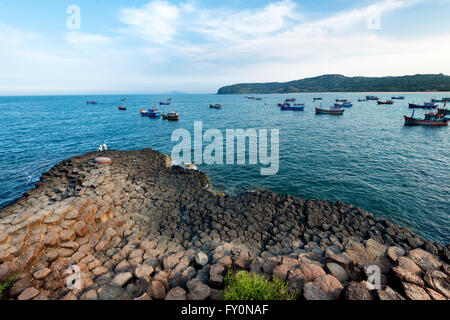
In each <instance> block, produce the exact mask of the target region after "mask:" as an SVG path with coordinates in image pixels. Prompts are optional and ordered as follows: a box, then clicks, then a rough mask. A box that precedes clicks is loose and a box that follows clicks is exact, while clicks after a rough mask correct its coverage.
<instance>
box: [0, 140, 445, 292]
mask: <svg viewBox="0 0 450 320" xmlns="http://www.w3.org/2000/svg"><path fill="white" fill-rule="evenodd" d="M100 155H101V156H102V157H107V158H109V159H110V160H111V162H110V161H106V162H105V161H100V162H96V161H95V159H96V158H98V157H99V156H100ZM209 188H210V185H209V179H208V177H207V176H206V175H205V174H203V173H201V172H198V171H195V170H185V169H183V168H181V167H171V166H170V159H168V157H167V156H164V155H162V154H160V153H158V152H155V151H153V150H150V149H146V150H140V151H129V152H125V151H116V150H111V151H106V152H101V153H97V152H94V153H88V154H85V155H82V156H78V157H74V158H71V159H68V160H65V161H63V162H61V163H60V164H58V165H57V166H55V167H54V168H53V169H51V170H50V171H49V172H48V173H45V174H43V175H42V177H41V181H40V182H38V183H37V184H36V188H35V189H33V190H30V191H28V192H27V193H26V194H25V195H24V196H23V197H21V198H20V199H18V200H17V201H16V202H15V203H14V204H12V205H10V206H9V207H6V208H4V209H3V210H2V211H0V282H3V281H5V280H7V279H9V278H10V277H11V276H16V280H15V281H14V283H13V284H12V286H11V287H10V288H9V289H8V290H7V291H6V293H5V296H6V298H9V299H20V300H30V299H35V300H44V299H64V300H73V299H80V300H95V299H104V300H110V299H136V300H149V299H160V300H162V299H167V300H184V299H193V300H199V299H214V300H216V299H220V297H221V290H223V288H224V276H225V274H226V271H227V270H229V269H230V268H232V269H239V270H247V271H249V272H255V273H261V274H266V275H268V276H276V277H279V278H282V279H283V280H286V281H288V282H289V285H290V288H291V289H292V290H296V291H297V292H298V293H299V295H298V297H299V299H332V300H334V299H349V300H352V299H380V300H385V299H389V300H393V299H396V300H400V299H424V300H425V299H435V300H440V299H449V298H450V293H449V288H450V285H449V270H450V268H449V265H448V263H449V257H450V254H449V248H448V247H443V246H441V245H440V244H438V243H433V242H431V241H428V240H424V239H421V238H420V237H418V236H416V235H415V234H413V233H412V232H411V231H409V230H408V229H406V228H404V227H401V226H398V225H396V224H393V223H391V222H388V221H384V220H381V219H378V218H376V217H374V216H373V215H372V214H370V213H367V212H365V211H364V210H362V209H359V208H355V207H353V206H351V205H346V204H344V203H342V202H340V201H338V202H330V201H324V200H307V201H305V200H303V199H301V198H298V197H293V196H289V195H279V194H275V193H273V192H269V191H258V192H249V193H245V194H241V195H239V196H236V197H231V196H227V195H219V194H217V193H214V192H211V191H210V189H209ZM374 266H376V268H377V270H379V271H380V277H379V280H380V286H379V287H377V286H374V284H373V283H371V282H370V279H371V276H372V275H373V270H374V269H373V268H374Z"/></svg>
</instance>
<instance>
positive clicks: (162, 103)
mask: <svg viewBox="0 0 450 320" xmlns="http://www.w3.org/2000/svg"><path fill="white" fill-rule="evenodd" d="M159 105H160V106H169V105H170V102H169V101H166V102H160V103H159Z"/></svg>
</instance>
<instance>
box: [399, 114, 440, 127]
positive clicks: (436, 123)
mask: <svg viewBox="0 0 450 320" xmlns="http://www.w3.org/2000/svg"><path fill="white" fill-rule="evenodd" d="M404 117H405V125H406V126H447V125H448V120H446V119H443V120H435V121H430V120H421V119H414V118H411V117H407V116H404Z"/></svg>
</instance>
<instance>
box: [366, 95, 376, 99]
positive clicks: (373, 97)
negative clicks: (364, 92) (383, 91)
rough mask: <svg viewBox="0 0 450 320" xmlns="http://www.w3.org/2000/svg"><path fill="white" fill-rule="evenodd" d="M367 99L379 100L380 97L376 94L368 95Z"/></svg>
mask: <svg viewBox="0 0 450 320" xmlns="http://www.w3.org/2000/svg"><path fill="white" fill-rule="evenodd" d="M366 99H367V100H378V97H375V96H366Z"/></svg>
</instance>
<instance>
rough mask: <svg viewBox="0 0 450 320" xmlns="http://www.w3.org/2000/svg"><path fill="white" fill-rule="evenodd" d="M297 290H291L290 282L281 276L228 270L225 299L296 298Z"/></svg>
mask: <svg viewBox="0 0 450 320" xmlns="http://www.w3.org/2000/svg"><path fill="white" fill-rule="evenodd" d="M297 294H298V293H297V291H290V290H289V288H288V283H287V282H284V281H282V280H280V279H279V278H276V277H272V278H270V279H264V276H262V275H259V274H255V273H248V272H245V271H238V272H237V273H233V272H231V271H229V272H228V275H227V276H226V278H225V290H224V293H223V299H224V300H295V298H296V296H297Z"/></svg>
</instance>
